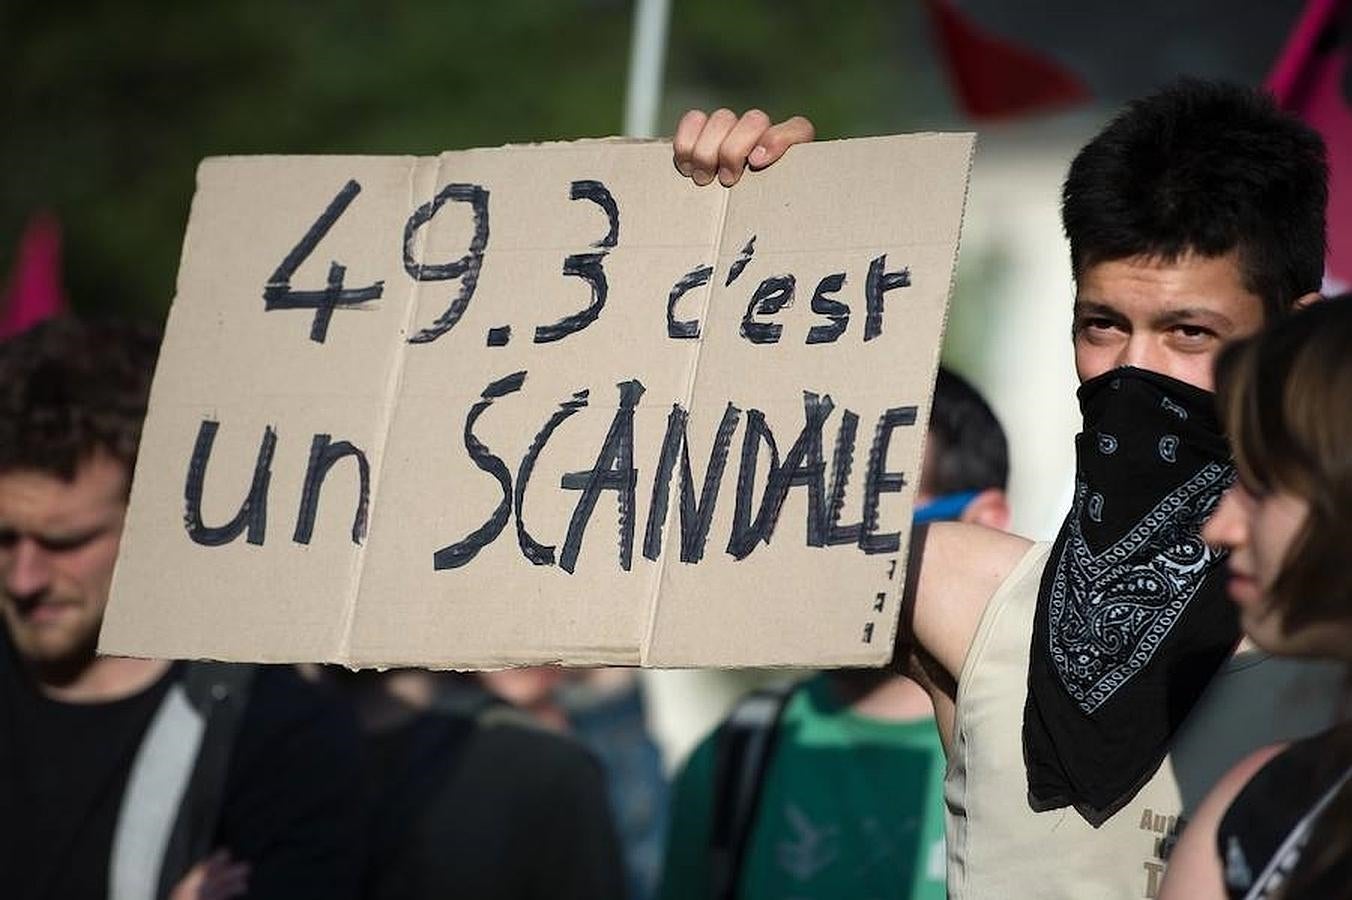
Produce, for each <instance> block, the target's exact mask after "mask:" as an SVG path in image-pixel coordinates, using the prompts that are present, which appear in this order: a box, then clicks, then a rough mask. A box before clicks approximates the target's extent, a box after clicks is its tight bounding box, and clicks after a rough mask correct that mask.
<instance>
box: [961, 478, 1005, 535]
mask: <svg viewBox="0 0 1352 900" xmlns="http://www.w3.org/2000/svg"><path fill="white" fill-rule="evenodd" d="M959 521H962V522H970V523H971V524H973V525H985V526H986V527H987V528H997V529H999V530H1001V531H1004V530H1005V529H1006V528H1008V527H1009V500H1008V498H1006V497H1005V492H1004V491H1002V490H1000V489H999V488H986V490H984V491H982V492H981V493H979V494H977V495H976V497H975V498H974V499H973V500H972V502H971V503H969V504H967V508H966V509H964V510H963V511H962V515H961V516H960V517H959Z"/></svg>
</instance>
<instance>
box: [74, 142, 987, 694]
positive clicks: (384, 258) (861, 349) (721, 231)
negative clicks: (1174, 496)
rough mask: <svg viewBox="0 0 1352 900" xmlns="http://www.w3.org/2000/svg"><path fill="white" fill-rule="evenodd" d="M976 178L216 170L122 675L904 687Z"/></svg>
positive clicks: (251, 165)
mask: <svg viewBox="0 0 1352 900" xmlns="http://www.w3.org/2000/svg"><path fill="white" fill-rule="evenodd" d="M972 143H973V140H972V136H971V135H954V134H925V135H915V136H908V137H889V138H869V139H862V140H851V141H839V142H831V143H821V144H814V145H808V146H803V147H797V148H795V149H794V150H792V151H791V152H790V153H789V154H788V155H787V156H786V158H785V159H784V160H783V161H781V162H779V163H778V164H776V165H775V166H773V167H771V168H770V169H769V170H767V171H765V172H762V173H749V174H748V175H747V176H746V177H745V178H744V179H743V181H742V183H741V184H739V185H737V186H736V187H735V188H733V189H731V190H727V189H724V188H722V187H719V186H717V185H715V186H713V187H707V188H698V187H696V186H694V185H693V184H692V183H691V182H690V181H689V180H687V179H684V178H681V177H679V176H678V175H677V174H676V173H675V172H674V171H673V170H672V165H671V149H670V147H669V146H668V145H663V144H627V143H620V142H595V141H593V142H583V143H576V144H553V145H544V146H533V147H507V148H501V149H495V150H471V151H465V152H457V153H447V154H444V155H442V156H440V157H438V158H434V159H433V158H409V157H236V158H220V159H209V160H207V161H206V162H204V163H203V164H202V166H201V169H200V170H199V173H198V187H197V194H196V197H195V198H194V200H193V206H192V215H191V219H190V221H189V224H188V230H187V236H186V238H185V241H184V248H183V259H182V264H181V269H180V272H179V284H178V296H177V298H176V299H175V301H174V305H173V308H172V310H171V312H170V316H169V323H168V328H167V334H166V338H165V342H164V348H163V350H162V354H161V357H160V363H159V368H158V371H157V372H156V376H155V383H154V389H153V393H152V399H151V407H150V414H149V417H148V420H147V422H146V427H145V435H144V439H143V444H142V448H141V453H140V458H139V461H138V464H137V469H136V475H135V481H134V486H133V489H132V496H131V506H130V510H129V513H128V519H127V526H126V531H125V534H124V536H123V539H122V549H121V554H120V557H119V560H118V567H117V572H116V577H115V580H114V585H113V594H112V598H111V601H110V604H109V608H108V611H107V616H106V620H105V622H104V627H103V634H102V639H101V645H100V650H101V651H102V652H104V653H112V654H120V655H132V656H149V657H177V658H210V659H223V660H250V661H265V662H281V661H320V662H325V661H327V662H338V663H344V664H347V665H350V666H354V667H357V666H394V665H418V666H426V667H433V668H489V667H500V666H508V665H520V664H533V663H545V662H562V663H566V664H576V665H586V664H633V665H645V666H744V665H746V666H750V665H756V666H762V665H800V666H838V665H851V666H858V665H878V664H881V663H883V662H884V661H886V660H887V658H888V657H889V655H890V653H891V648H892V638H893V633H894V630H895V627H896V621H897V614H898V600H899V593H900V586H901V585H902V583H903V577H904V572H905V559H904V548H905V546H906V540H907V533H908V526H909V522H910V509H911V503H912V498H913V496H914V489H915V485H916V482H917V480H918V476H919V463H920V458H921V448H922V442H923V437H924V431H925V424H926V421H927V418H928V415H929V398H930V395H931V392H932V390H933V381H934V374H935V367H936V365H937V360H938V354H939V345H940V340H941V336H942V331H943V325H944V318H945V312H946V304H947V298H948V294H949V289H950V283H951V280H952V273H953V267H954V262H955V256H956V252H957V241H958V232H959V228H960V225H961V220H962V208H963V201H964V198H965V193H966V183H967V175H968V170H969V166H970V160H971V153H972Z"/></svg>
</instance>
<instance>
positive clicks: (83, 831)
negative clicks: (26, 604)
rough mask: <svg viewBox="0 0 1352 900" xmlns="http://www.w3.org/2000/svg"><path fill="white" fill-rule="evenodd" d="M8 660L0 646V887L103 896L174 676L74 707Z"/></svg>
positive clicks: (20, 893) (24, 897)
mask: <svg viewBox="0 0 1352 900" xmlns="http://www.w3.org/2000/svg"><path fill="white" fill-rule="evenodd" d="M3 630H4V629H3V628H0V632H3ZM3 640H4V637H3V636H2V635H0V641H3ZM7 663H8V653H6V652H5V648H0V760H3V765H2V766H0V872H4V873H5V876H4V877H5V882H6V886H5V890H4V893H5V894H6V896H11V897H15V898H16V900H39V898H66V897H71V898H83V897H91V898H92V897H103V896H105V894H106V892H107V885H108V857H109V849H110V847H111V846H112V840H113V829H114V827H115V825H116V824H117V814H118V808H119V805H120V803H121V801H122V793H123V791H124V790H125V788H126V786H127V777H128V775H129V773H130V771H131V764H132V760H133V759H134V758H135V756H136V751H137V748H138V747H139V746H140V743H141V736H142V735H143V734H144V733H145V730H146V728H147V726H148V725H149V723H150V719H151V716H153V715H154V713H155V710H156V708H157V707H158V706H159V704H160V701H161V700H162V699H163V698H164V694H165V692H166V691H167V690H168V688H169V685H170V684H171V683H172V681H173V679H174V678H175V677H176V672H175V670H172V669H171V670H170V671H169V672H168V673H167V674H166V675H165V676H164V677H163V678H161V679H159V680H158V681H156V682H155V683H154V684H153V685H151V686H150V687H148V688H146V689H145V690H143V691H141V692H140V693H138V694H136V695H134V696H131V697H127V698H125V699H122V700H115V701H113V702H111V703H79V704H77V703H61V702H58V701H56V700H51V699H48V698H47V697H45V696H43V695H42V694H40V693H39V692H38V691H36V690H34V689H33V686H32V685H31V683H30V682H29V680H28V677H27V675H26V673H24V672H23V671H22V670H21V669H19V668H18V667H11V666H9V665H8V664H7ZM11 892H12V893H11Z"/></svg>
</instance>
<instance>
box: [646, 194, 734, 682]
mask: <svg viewBox="0 0 1352 900" xmlns="http://www.w3.org/2000/svg"><path fill="white" fill-rule="evenodd" d="M722 191H723V203H722V205H721V206H720V207H719V209H718V220H717V225H716V226H715V228H714V233H713V238H712V241H711V245H712V251H713V252H712V253H711V254H710V255H711V256H712V261H711V262H710V265H711V266H713V267H714V273H711V274H710V277H709V284H708V290H707V291H705V293H704V303H703V305H702V306H701V307H700V315H699V321H700V324H701V328H700V334H699V340H698V341H696V342H695V352H694V359H693V360H692V361H691V363H690V369H689V372H688V373H687V375H686V384H685V396H684V400H685V408H686V410H687V413H688V415H689V416H690V418H691V419H693V418H694V415H695V383H696V382H697V381H698V379H699V368H700V360H702V359H703V358H704V344H705V342H706V341H707V340H708V335H709V327H708V326H709V307H710V306H712V305H713V297H714V289H715V287H716V286H717V284H718V279H717V278H714V277H713V275H714V274H716V273H717V271H718V261H719V258H720V256H721V254H722V252H723V241H724V238H725V234H724V231H725V230H726V228H727V222H728V206H729V204H730V203H731V202H732V191H731V190H730V189H728V188H722ZM687 440H688V438H687ZM673 475H675V473H673ZM676 477H679V476H676ZM679 511H680V507H679V505H678V504H673V505H672V506H671V508H670V509H668V511H667V523H666V524H667V525H668V527H669V526H671V524H672V523H673V522H674V521H675V520H676V516H677V515H678V514H679ZM672 555H673V554H672V552H671V549H670V544H669V545H668V547H667V548H666V550H665V552H663V553H662V555H661V556H659V557H658V560H657V565H656V566H655V567H654V569H655V570H654V573H653V577H652V581H651V582H650V585H651V587H649V589H648V623H647V625H646V627H645V628H644V629H643V638H642V641H641V642H640V644H639V647H638V664H639V665H640V666H643V667H645V668H646V667H647V666H648V654H649V652H650V651H651V650H652V644H653V634H654V632H656V630H657V604H658V602H659V601H660V600H661V598H662V585H663V583H664V582H665V580H666V575H667V565H668V564H669V562H670V560H671V557H672Z"/></svg>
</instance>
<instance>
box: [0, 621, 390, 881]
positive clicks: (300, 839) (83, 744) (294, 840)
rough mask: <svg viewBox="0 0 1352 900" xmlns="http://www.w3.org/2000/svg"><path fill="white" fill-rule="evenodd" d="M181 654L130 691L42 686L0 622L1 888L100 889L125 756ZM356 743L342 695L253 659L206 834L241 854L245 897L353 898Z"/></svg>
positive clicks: (178, 669) (179, 668)
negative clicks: (74, 692)
mask: <svg viewBox="0 0 1352 900" xmlns="http://www.w3.org/2000/svg"><path fill="white" fill-rule="evenodd" d="M183 672H184V668H183V664H176V665H175V666H174V667H173V668H171V669H170V671H169V673H168V674H166V675H165V676H164V677H163V678H161V679H160V680H159V681H157V682H156V683H155V684H154V685H152V686H151V687H149V688H147V689H146V690H144V691H142V692H141V693H139V694H136V695H135V696H132V697H128V698H125V699H122V700H117V701H113V702H110V703H82V704H74V703H63V702H59V701H56V700H52V699H50V698H47V697H45V696H43V695H42V694H41V693H40V692H39V691H38V690H37V689H36V687H35V686H34V685H33V684H32V681H31V679H30V678H29V676H28V674H27V672H26V670H25V669H24V668H23V667H22V666H20V665H18V664H17V662H16V660H15V659H14V657H13V651H12V649H11V647H10V646H9V642H8V635H7V633H6V631H5V629H4V628H3V627H0V873H3V879H4V881H3V884H4V886H3V889H2V890H0V893H3V895H4V896H5V897H6V898H11V897H13V898H16V900H86V898H88V900H102V898H104V897H106V896H107V884H108V867H109V858H110V853H111V850H112V839H113V831H114V828H115V827H116V822H117V815H118V810H119V806H120V803H121V800H122V795H123V792H124V791H125V789H126V786H127V779H128V776H129V773H130V769H131V764H132V761H133V759H134V758H135V755H136V752H137V750H138V748H139V747H140V743H141V740H142V738H143V737H144V735H145V732H146V729H147V727H148V726H149V723H150V720H151V717H152V716H153V715H154V713H155V710H156V708H157V707H158V706H159V703H160V701H161V700H162V699H163V697H164V694H165V692H166V691H167V690H168V688H169V686H170V685H171V684H172V683H173V681H174V680H175V679H176V678H179V677H182V673H183ZM359 772H360V761H359V744H358V738H357V734H356V728H355V725H354V724H353V722H352V720H351V717H350V715H349V714H348V713H347V711H346V710H345V708H344V707H343V706H341V705H340V704H338V703H337V702H336V701H334V700H331V699H329V698H327V697H326V696H325V695H322V694H321V693H320V692H319V691H318V690H317V689H316V688H314V687H312V686H311V685H309V684H307V683H305V682H304V681H302V680H301V679H300V678H299V677H298V676H297V675H296V674H295V673H294V671H292V670H291V669H289V668H287V667H267V666H265V667H260V668H259V671H258V675H257V678H256V679H255V681H254V685H253V688H252V690H251V693H250V699H249V704H248V706H247V708H246V709H245V711H244V714H243V719H242V721H241V722H240V730H239V735H238V737H237V739H236V742H235V747H234V749H233V751H232V753H231V756H230V762H229V764H228V767H227V774H226V782H225V787H224V794H223V803H222V808H221V815H220V820H219V826H218V829H217V834H216V845H217V846H223V847H227V848H229V850H230V851H231V853H232V854H233V855H234V857H235V858H236V859H244V860H248V861H249V862H250V864H251V866H252V871H251V874H250V878H249V887H250V890H249V897H250V898H251V900H260V898H279V900H280V898H286V900H297V898H302V900H303V898H309V897H313V898H316V900H318V898H323V900H335V898H349V897H355V896H356V893H357V880H358V877H359V872H360V867H361V864H362V861H363V847H362V839H363V834H362V807H361V805H360V792H359V791H358V790H357V789H356V788H355V787H354V786H355V785H356V784H358V779H359Z"/></svg>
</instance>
